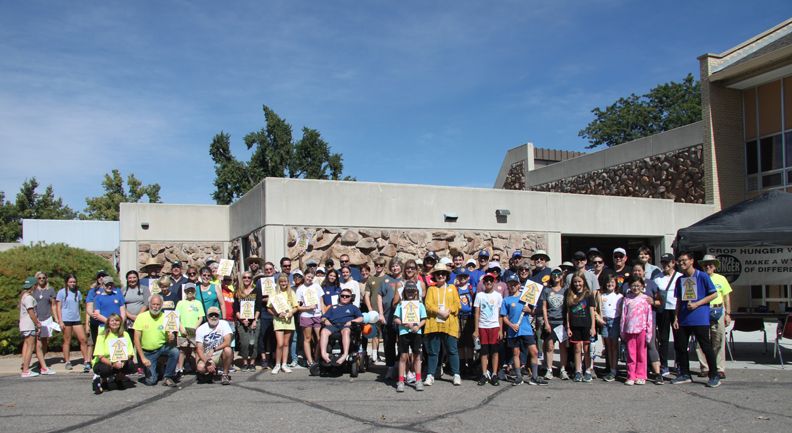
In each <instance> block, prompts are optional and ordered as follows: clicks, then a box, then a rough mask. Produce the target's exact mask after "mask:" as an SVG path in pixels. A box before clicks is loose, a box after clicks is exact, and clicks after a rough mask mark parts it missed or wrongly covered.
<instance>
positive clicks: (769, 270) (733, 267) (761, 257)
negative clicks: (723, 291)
mask: <svg viewBox="0 0 792 433" xmlns="http://www.w3.org/2000/svg"><path fill="white" fill-rule="evenodd" d="M707 254H712V255H714V256H715V257H717V258H718V260H719V261H720V267H719V268H718V271H717V272H718V273H719V274H721V275H723V276H724V277H726V279H727V280H729V283H731V284H732V285H734V286H752V285H760V284H792V247H787V246H765V247H736V248H735V247H724V248H720V247H710V248H708V249H707Z"/></svg>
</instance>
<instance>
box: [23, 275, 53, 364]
mask: <svg viewBox="0 0 792 433" xmlns="http://www.w3.org/2000/svg"><path fill="white" fill-rule="evenodd" d="M35 286H36V278H34V277H27V278H25V281H24V282H23V283H22V292H21V293H20V294H19V333H20V334H22V377H36V376H38V375H39V373H36V372H35V371H31V370H30V360H31V359H32V358H33V352H35V353H36V358H37V359H38V362H39V366H40V370H41V374H55V372H54V371H52V369H49V368H47V364H46V362H45V360H44V352H43V351H42V350H41V347H37V344H36V339H37V338H38V335H39V332H40V330H41V322H40V321H39V319H38V315H37V314H36V298H35V297H34V296H33V294H32V291H33V288H34V287H35Z"/></svg>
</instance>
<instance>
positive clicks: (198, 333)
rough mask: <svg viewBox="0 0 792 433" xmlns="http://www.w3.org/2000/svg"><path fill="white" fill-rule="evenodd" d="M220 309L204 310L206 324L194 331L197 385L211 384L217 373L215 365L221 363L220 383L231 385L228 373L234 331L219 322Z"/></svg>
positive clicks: (232, 355)
mask: <svg viewBox="0 0 792 433" xmlns="http://www.w3.org/2000/svg"><path fill="white" fill-rule="evenodd" d="M220 314H221V312H220V309H219V308H217V307H209V308H208V309H207V310H206V322H205V323H203V324H202V325H201V326H199V327H198V329H196V330H195V352H196V355H197V357H198V362H197V365H196V369H197V370H198V383H212V379H213V378H214V376H215V375H216V374H217V373H218V368H217V364H218V363H219V362H221V361H222V363H223V370H222V372H223V374H222V376H221V383H222V384H223V385H228V384H230V383H231V377H230V376H229V374H228V373H229V371H230V369H231V362H232V361H233V360H234V352H233V351H232V350H231V339H232V338H233V335H234V331H233V330H232V329H231V326H230V325H229V324H228V322H226V321H225V320H220Z"/></svg>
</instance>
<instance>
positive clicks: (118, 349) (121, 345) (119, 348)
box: [107, 338, 129, 363]
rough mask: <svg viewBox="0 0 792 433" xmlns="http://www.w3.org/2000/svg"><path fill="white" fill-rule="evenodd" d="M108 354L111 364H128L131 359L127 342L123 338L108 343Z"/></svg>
mask: <svg viewBox="0 0 792 433" xmlns="http://www.w3.org/2000/svg"><path fill="white" fill-rule="evenodd" d="M107 347H108V349H109V350H108V352H109V353H110V362H112V363H116V362H126V360H127V359H129V352H128V351H127V345H126V341H124V339H123V338H113V339H111V340H108V341H107Z"/></svg>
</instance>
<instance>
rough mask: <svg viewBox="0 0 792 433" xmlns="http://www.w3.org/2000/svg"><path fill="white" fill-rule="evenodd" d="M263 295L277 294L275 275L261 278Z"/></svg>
mask: <svg viewBox="0 0 792 433" xmlns="http://www.w3.org/2000/svg"><path fill="white" fill-rule="evenodd" d="M261 295H262V296H270V297H272V296H274V295H275V277H264V278H262V279H261Z"/></svg>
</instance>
